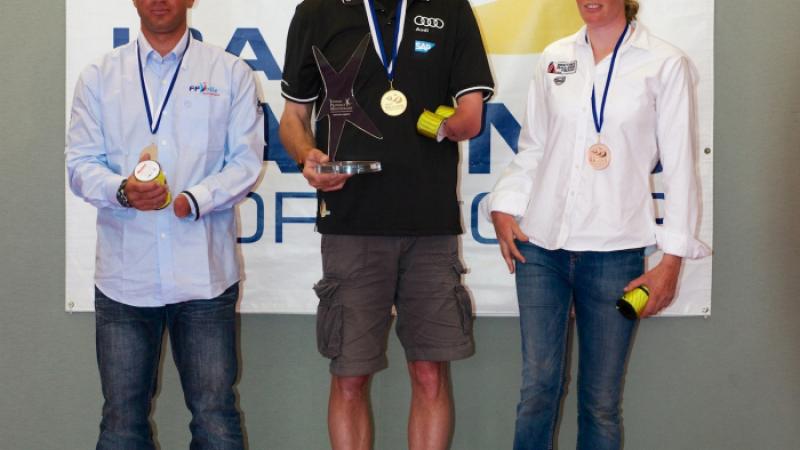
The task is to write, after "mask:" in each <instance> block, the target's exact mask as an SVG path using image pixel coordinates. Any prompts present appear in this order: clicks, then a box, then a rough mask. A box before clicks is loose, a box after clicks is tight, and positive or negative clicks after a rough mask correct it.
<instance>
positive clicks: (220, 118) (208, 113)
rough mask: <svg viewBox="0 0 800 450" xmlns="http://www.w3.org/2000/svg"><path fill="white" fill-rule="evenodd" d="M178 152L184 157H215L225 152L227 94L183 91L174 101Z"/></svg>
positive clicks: (228, 106)
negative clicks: (206, 155)
mask: <svg viewBox="0 0 800 450" xmlns="http://www.w3.org/2000/svg"><path fill="white" fill-rule="evenodd" d="M176 100H177V102H176V103H175V111H176V113H177V120H176V125H177V126H178V129H179V130H181V132H180V133H177V135H178V136H181V142H179V148H180V151H181V152H186V153H188V154H218V153H221V152H223V151H224V150H225V139H226V137H227V129H228V114H229V112H230V97H229V95H228V94H227V93H221V92H220V93H215V94H206V93H201V92H197V91H187V92H186V93H184V94H183V95H181V96H179V97H177V98H176Z"/></svg>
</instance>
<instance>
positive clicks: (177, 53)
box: [136, 28, 189, 66]
mask: <svg viewBox="0 0 800 450" xmlns="http://www.w3.org/2000/svg"><path fill="white" fill-rule="evenodd" d="M188 34H189V28H186V31H184V33H183V36H181V38H180V39H179V40H178V43H177V44H175V48H173V49H172V50H171V51H170V52H169V53H167V54H166V55H164V56H161V55H160V54H159V53H158V52H157V51H155V49H153V46H152V45H150V42H148V41H147V38H146V37H145V36H144V33H142V32H141V31H140V32H139V37H138V38H137V39H136V40H137V42H138V43H139V50H140V52H139V53H140V54H141V55H142V56H141V57H142V65H143V66H147V64H149V63H150V62H151V61H160V62H163V61H178V60H179V59H181V57H182V56H183V53H184V52H185V51H186V39H187V37H186V36H187V35H188Z"/></svg>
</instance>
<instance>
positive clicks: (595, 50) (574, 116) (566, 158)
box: [486, 0, 710, 450]
mask: <svg viewBox="0 0 800 450" xmlns="http://www.w3.org/2000/svg"><path fill="white" fill-rule="evenodd" d="M576 1H577V5H578V9H579V11H580V15H581V17H582V18H583V20H584V22H585V24H586V26H585V27H583V28H582V29H581V30H580V31H578V33H576V34H574V35H572V36H570V37H567V38H564V39H561V40H559V41H556V42H554V43H552V44H551V45H549V46H548V47H547V48H546V49H545V50H544V52H543V54H542V55H541V57H540V59H539V63H538V66H537V68H536V71H535V73H534V77H533V81H532V82H531V88H530V92H529V96H528V107H527V115H526V119H525V122H524V125H523V130H522V134H521V135H520V140H519V146H518V147H519V148H518V150H519V151H518V154H517V155H516V156H515V158H514V159H513V161H512V162H511V164H510V165H509V166H508V168H506V170H505V171H504V172H503V174H502V175H501V177H500V179H499V180H498V182H497V185H496V186H495V188H494V190H493V191H492V193H491V194H490V195H489V197H488V199H487V202H486V206H488V210H489V211H491V217H492V221H493V223H494V226H495V231H496V233H497V237H498V241H499V243H500V249H501V252H502V255H503V258H504V259H505V261H506V264H507V265H508V268H509V271H511V272H512V273H514V272H516V284H517V296H518V301H519V309H520V326H521V331H522V354H523V385H522V389H521V399H520V403H519V405H518V407H517V422H516V432H515V442H514V448H515V449H516V450H522V449H537V450H540V449H549V448H552V446H553V439H554V435H555V427H556V422H557V418H558V412H559V407H560V403H561V399H562V396H563V393H564V384H565V380H566V374H565V366H566V364H565V361H566V358H567V357H568V355H567V352H566V346H567V332H568V328H569V327H568V324H569V312H570V308H572V307H574V310H575V320H576V327H577V331H578V346H579V355H580V363H579V368H578V410H579V420H578V425H579V427H578V448H579V449H592V450H605V449H618V448H620V447H621V442H622V427H621V415H620V402H621V396H620V394H621V390H622V380H623V374H624V368H625V362H626V359H627V356H628V354H629V350H630V344H631V338H632V336H633V331H634V328H635V326H636V324H637V321H635V320H629V319H626V318H625V317H623V316H622V315H621V314H620V313H619V312H618V311H616V309H615V305H616V301H617V300H618V299H619V298H620V296H621V295H622V294H623V291H630V290H632V289H634V288H636V287H637V286H640V285H645V286H646V287H647V289H648V290H649V293H650V300H649V302H648V303H647V306H646V308H645V309H644V311H642V314H641V317H648V316H651V315H653V314H657V313H658V312H659V311H661V310H662V309H663V308H665V307H666V306H667V305H669V303H670V302H671V300H672V298H673V296H674V294H675V289H676V286H677V282H678V275H679V273H680V268H681V263H682V259H683V258H699V257H703V256H706V255H708V254H709V253H710V250H709V249H708V247H706V246H705V245H703V244H702V243H701V242H700V241H698V240H697V239H696V237H695V229H696V226H697V222H698V214H699V194H698V189H697V181H696V169H695V150H696V143H695V142H696V123H695V99H694V96H695V88H694V80H693V74H692V66H691V63H690V61H689V60H688V59H687V57H686V56H685V55H684V54H683V53H682V52H681V51H680V50H678V49H676V48H675V47H673V46H671V45H670V44H668V43H666V42H664V41H662V40H660V39H658V38H657V37H655V36H653V35H652V34H650V33H649V32H648V31H647V29H646V28H645V27H644V26H643V25H641V24H639V23H637V22H636V20H635V19H636V13H637V11H638V7H639V6H638V3H637V2H636V1H635V0H576ZM659 170H661V171H662V172H663V173H662V175H661V176H662V181H663V186H664V208H663V209H664V211H663V212H664V221H663V223H657V221H656V216H655V213H656V211H655V206H654V204H653V198H652V193H651V192H652V191H651V184H650V174H651V173H652V172H653V171H659ZM654 245H655V246H657V247H658V248H659V249H660V250H661V251H663V252H664V255H663V258H662V259H661V262H660V263H659V264H658V265H657V266H655V267H654V268H652V269H651V270H649V271H647V272H646V273H645V272H644V248H645V247H648V246H654Z"/></svg>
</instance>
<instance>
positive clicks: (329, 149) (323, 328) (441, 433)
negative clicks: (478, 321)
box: [280, 0, 493, 449]
mask: <svg viewBox="0 0 800 450" xmlns="http://www.w3.org/2000/svg"><path fill="white" fill-rule="evenodd" d="M359 58H360V59H359ZM328 64H329V65H328ZM326 68H328V69H329V70H327V71H326V70H325V69H326ZM321 72H322V73H324V74H325V75H321ZM283 77H284V78H283V84H282V91H283V96H284V98H285V99H286V100H287V101H286V105H285V108H284V112H283V117H282V119H281V126H280V136H281V141H282V142H283V144H284V146H285V147H286V148H287V150H288V151H289V152H290V153H291V154H292V155H293V157H294V158H295V159H296V160H297V161H298V162H299V163H301V165H302V166H303V176H304V177H305V178H306V179H307V180H308V182H309V184H310V185H311V186H313V187H315V188H316V189H317V190H318V206H319V207H318V210H317V230H318V231H319V232H320V233H322V263H323V278H322V280H320V282H319V283H317V285H316V286H315V287H314V288H315V290H316V292H317V294H318V296H319V298H320V302H319V308H318V313H317V342H318V346H319V350H320V352H321V353H322V354H323V355H324V356H326V357H328V358H330V359H331V365H330V370H331V373H332V383H331V396H330V405H329V411H328V412H329V417H328V426H329V430H330V437H331V442H332V446H333V448H334V449H367V448H370V446H371V442H372V430H371V425H370V422H371V421H370V418H369V406H368V404H369V392H368V383H369V378H370V376H371V375H372V374H373V373H375V372H377V371H379V370H381V369H384V368H385V367H386V366H387V360H386V355H385V352H386V344H387V341H386V337H387V333H388V330H389V327H390V325H391V311H392V306H395V307H396V309H397V334H398V337H399V338H400V340H401V342H402V344H403V347H404V348H405V352H406V358H407V360H408V369H409V374H410V376H411V381H412V383H411V385H412V401H411V415H410V418H409V426H408V430H409V448H411V449H423V448H424V449H440V448H445V447H447V443H448V441H449V436H450V433H451V430H452V412H451V410H452V400H451V399H450V396H449V377H448V370H449V366H448V361H451V360H456V359H462V358H466V357H468V356H471V355H472V354H473V353H474V343H473V341H472V308H471V303H470V298H469V295H468V294H467V292H466V290H465V289H464V287H463V286H462V285H461V277H462V274H463V272H464V270H463V267H462V265H461V263H460V259H459V255H458V237H457V235H458V234H460V233H461V232H462V230H461V218H460V211H459V202H458V198H457V192H456V191H457V180H458V162H459V153H458V145H457V142H458V141H461V140H465V139H469V138H471V137H473V136H475V135H476V134H478V133H479V132H480V128H481V122H482V111H483V101H484V100H486V99H488V98H489V97H490V96H491V94H492V91H493V81H492V76H491V72H490V69H489V65H488V61H487V58H486V53H485V51H484V48H483V44H482V42H481V36H480V32H479V30H478V27H477V24H476V22H475V18H474V16H473V13H472V9H471V7H470V4H469V2H468V1H467V0H409V1H405V0H363V1H362V0H305V1H303V2H302V3H301V4H300V5H299V6H298V7H297V10H296V12H295V16H294V19H293V20H292V24H291V27H290V29H289V35H288V42H287V47H286V62H285V65H284V75H283ZM349 84H352V86H353V87H352V96H350V93H351V90H350V89H349ZM343 86H345V87H347V89H342V87H343ZM326 88H327V89H326ZM334 90H336V91H339V92H347V95H348V98H347V99H345V100H341V99H340V101H339V103H338V104H334V103H332V100H331V99H330V98H328V97H329V94H330V95H333V94H332V91H334ZM387 99H388V100H387ZM453 99H456V106H457V108H456V112H455V115H453V116H452V117H450V118H449V119H448V120H447V121H446V122H445V123H444V125H443V126H442V128H441V133H440V136H441V137H444V138H445V139H444V140H443V141H442V142H437V140H435V139H430V138H427V137H423V136H422V135H420V134H418V133H417V131H416V122H417V118H418V117H419V116H420V114H421V113H422V112H423V110H425V109H428V110H435V109H436V108H437V106H439V105H452V104H453ZM337 105H338V106H337ZM337 107H338V108H340V110H341V108H342V107H346V109H347V110H348V111H351V112H349V113H348V114H349V116H348V117H347V120H348V122H347V123H349V125H348V124H346V123H345V122H344V120H343V119H341V117H340V118H335V120H332V118H334V116H335V114H334V112H335V108H337ZM315 108H316V111H317V113H318V117H317V120H318V123H319V125H320V126H318V127H317V130H316V133H315V134H316V137H315V134H314V133H312V126H311V122H312V112H313V110H314V109H315ZM320 111H322V113H321V114H320ZM358 113H361V114H358ZM321 149H322V150H321ZM329 154H330V156H334V154H335V159H336V160H338V161H357V160H372V161H380V163H381V166H382V170H381V171H380V172H378V173H371V174H360V175H355V176H351V175H339V174H329V173H323V174H320V173H317V166H318V165H319V164H321V163H325V162H328V161H329V158H330V156H329Z"/></svg>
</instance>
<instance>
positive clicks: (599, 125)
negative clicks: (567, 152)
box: [592, 23, 630, 138]
mask: <svg viewBox="0 0 800 450" xmlns="http://www.w3.org/2000/svg"><path fill="white" fill-rule="evenodd" d="M629 27H630V24H629V23H626V24H625V30H623V31H622V35H621V36H620V37H619V40H618V41H617V45H616V46H614V53H613V54H612V55H611V65H610V66H609V68H608V79H607V80H606V88H605V90H604V92H603V100H602V104H601V105H600V117H599V118H598V117H597V105H596V103H597V100H595V93H594V84H592V116H593V118H594V129H595V130H597V136H598V138H599V137H600V130H602V129H603V122H604V121H605V114H606V99H608V88H609V87H610V86H611V75H613V73H614V64H615V63H616V62H617V53H619V48H620V47H621V46H622V41H623V40H624V39H625V35H626V34H628V28H629Z"/></svg>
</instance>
